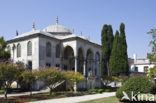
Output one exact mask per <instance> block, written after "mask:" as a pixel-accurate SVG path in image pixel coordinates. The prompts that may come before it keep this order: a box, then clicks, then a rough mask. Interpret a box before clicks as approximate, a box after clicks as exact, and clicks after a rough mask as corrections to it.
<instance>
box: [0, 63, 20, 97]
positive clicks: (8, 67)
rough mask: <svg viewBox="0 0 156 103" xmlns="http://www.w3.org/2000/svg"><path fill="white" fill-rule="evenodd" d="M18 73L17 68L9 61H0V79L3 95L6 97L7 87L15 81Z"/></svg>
mask: <svg viewBox="0 0 156 103" xmlns="http://www.w3.org/2000/svg"><path fill="white" fill-rule="evenodd" d="M17 75H18V69H17V68H16V66H15V65H14V64H13V63H11V62H2V63H0V80H1V81H2V85H3V86H4V96H5V99H7V94H8V88H10V86H11V84H12V83H13V82H14V81H16V79H17Z"/></svg>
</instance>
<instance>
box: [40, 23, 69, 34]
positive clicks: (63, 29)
mask: <svg viewBox="0 0 156 103" xmlns="http://www.w3.org/2000/svg"><path fill="white" fill-rule="evenodd" d="M43 31H45V32H49V33H60V34H62V33H63V34H71V32H70V30H69V29H68V28H67V27H65V26H62V25H59V24H55V25H51V26H48V27H46V28H44V29H43Z"/></svg>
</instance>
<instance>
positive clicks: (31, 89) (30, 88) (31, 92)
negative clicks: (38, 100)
mask: <svg viewBox="0 0 156 103" xmlns="http://www.w3.org/2000/svg"><path fill="white" fill-rule="evenodd" d="M30 96H32V84H30Z"/></svg>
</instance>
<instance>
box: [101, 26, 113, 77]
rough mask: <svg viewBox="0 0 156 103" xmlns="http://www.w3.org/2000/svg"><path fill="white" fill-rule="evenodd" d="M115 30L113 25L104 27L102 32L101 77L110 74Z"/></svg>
mask: <svg viewBox="0 0 156 103" xmlns="http://www.w3.org/2000/svg"><path fill="white" fill-rule="evenodd" d="M113 39H114V36H113V30H112V26H111V25H106V24H105V25H104V26H103V29H102V32H101V41H102V63H101V75H102V76H104V75H108V74H109V67H108V65H109V58H110V54H111V50H112V45H113Z"/></svg>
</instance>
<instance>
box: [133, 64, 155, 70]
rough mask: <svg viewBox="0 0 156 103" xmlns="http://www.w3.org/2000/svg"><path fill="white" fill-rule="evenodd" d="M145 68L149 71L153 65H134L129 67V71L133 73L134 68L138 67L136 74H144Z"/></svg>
mask: <svg viewBox="0 0 156 103" xmlns="http://www.w3.org/2000/svg"><path fill="white" fill-rule="evenodd" d="M145 66H147V67H148V70H149V69H150V68H153V67H154V66H155V65H154V64H135V65H133V66H132V67H131V70H132V71H133V70H134V67H138V72H145V71H144V67H145Z"/></svg>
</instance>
